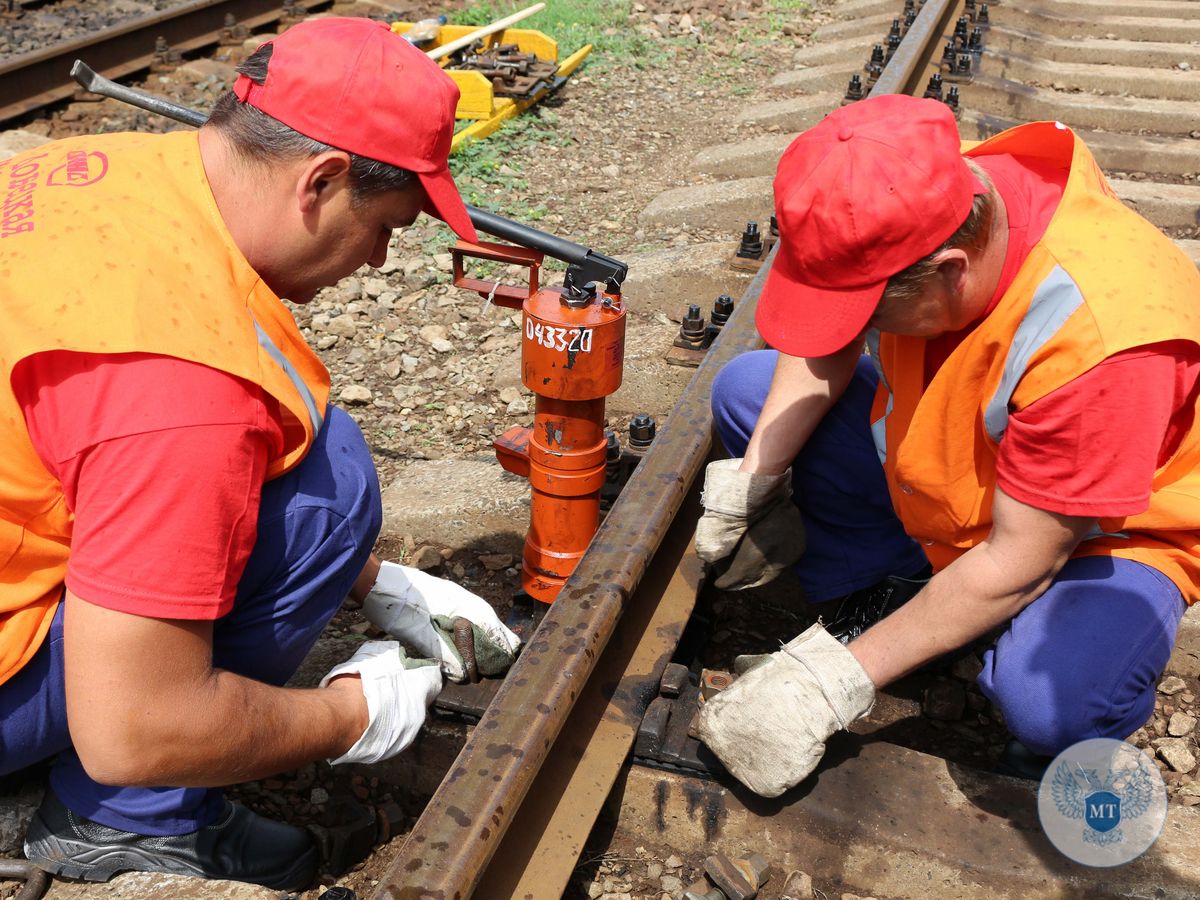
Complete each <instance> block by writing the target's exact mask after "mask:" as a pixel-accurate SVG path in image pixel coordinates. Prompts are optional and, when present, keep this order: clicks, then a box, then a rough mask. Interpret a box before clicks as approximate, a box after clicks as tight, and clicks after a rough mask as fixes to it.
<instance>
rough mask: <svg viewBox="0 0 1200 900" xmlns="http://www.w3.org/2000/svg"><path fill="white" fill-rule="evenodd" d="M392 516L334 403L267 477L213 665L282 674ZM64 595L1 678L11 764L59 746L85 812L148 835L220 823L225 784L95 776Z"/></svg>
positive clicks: (268, 676)
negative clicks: (71, 727) (72, 698)
mask: <svg viewBox="0 0 1200 900" xmlns="http://www.w3.org/2000/svg"><path fill="white" fill-rule="evenodd" d="M381 524H382V507H381V502H380V494H379V481H378V478H377V476H376V474H375V466H374V464H373V462H372V460H371V454H370V451H369V450H368V449H367V445H366V442H365V441H364V440H363V436H362V433H361V432H360V431H359V429H358V426H357V425H356V424H355V422H354V420H353V419H351V418H350V417H349V416H348V415H346V413H344V412H342V411H341V410H340V409H337V408H335V407H330V408H329V410H328V415H327V416H326V419H325V424H324V426H323V427H322V429H321V431H320V432H319V434H318V435H317V437H316V440H315V441H314V443H313V446H312V448H311V449H310V451H309V453H308V455H307V456H306V457H305V458H304V461H303V462H302V463H300V465H299V466H297V467H296V468H294V469H293V470H292V471H290V472H288V473H287V474H286V475H284V476H282V477H280V478H277V479H274V480H273V481H269V482H267V483H266V484H265V485H264V486H263V492H262V504H261V507H260V510H259V516H258V538H257V541H256V543H255V545H254V550H253V552H252V553H251V555H250V559H249V561H248V562H247V565H246V571H245V572H244V573H243V575H242V579H241V581H240V582H239V583H238V591H237V599H236V601H235V603H234V607H233V610H232V611H231V612H229V614H228V615H226V616H224V617H222V618H220V619H218V620H217V621H216V622H215V623H214V632H213V666H214V667H216V668H220V669H225V670H227V671H230V672H236V673H238V674H240V675H245V676H246V677H248V678H253V679H255V680H257V681H262V682H266V683H268V684H273V685H283V684H284V683H285V682H286V681H287V680H288V679H289V678H290V677H291V676H292V674H293V673H294V672H295V671H296V669H297V668H298V667H299V665H300V662H301V661H302V660H303V659H304V657H305V655H306V654H307V653H308V651H309V650H310V649H312V646H313V644H314V643H315V642H316V640H317V637H318V635H320V633H321V631H322V629H324V627H325V625H326V624H327V623H328V622H329V620H330V619H331V618H332V617H333V614H334V613H335V612H337V610H338V608H339V607H340V606H341V603H342V601H343V600H344V599H345V598H346V595H347V594H348V593H349V592H350V588H351V586H352V585H353V584H354V581H355V579H356V578H357V577H358V575H359V573H360V572H361V571H362V568H363V566H364V565H365V564H366V561H367V557H368V555H369V554H370V552H371V548H372V546H373V545H374V543H375V538H376V537H377V536H378V534H379V529H380V526H381ZM65 605H66V604H61V605H60V606H59V609H58V613H57V615H56V616H55V617H54V623H53V625H52V627H51V630H50V634H49V636H48V637H47V638H46V641H45V643H44V644H43V645H42V647H41V649H40V650H39V651H38V652H37V654H36V655H35V656H34V657H33V659H31V660H30V661H29V663H28V664H26V666H25V667H24V668H23V669H22V670H21V671H20V672H18V673H17V674H16V675H15V676H14V677H13V678H11V679H10V680H9V681H7V682H6V683H5V684H4V685H2V686H0V774H4V773H7V772H12V771H15V770H16V769H20V768H24V767H25V766H28V765H31V764H33V763H36V762H38V761H40V760H43V759H47V758H49V757H51V756H54V755H56V754H57V759H56V760H55V762H54V764H53V767H52V769H51V772H50V785H51V788H52V789H53V790H54V792H55V793H56V794H57V795H58V797H59V799H60V800H62V802H63V803H64V804H65V805H66V806H67V807H68V808H69V809H72V810H74V811H75V812H76V813H77V814H79V815H81V816H84V817H86V818H88V819H91V820H93V821H95V822H99V823H101V824H103V825H108V826H110V827H112V828H119V829H121V830H124V831H132V832H134V833H137V834H145V835H168V834H185V833H187V832H191V831H195V830H197V829H198V828H202V827H204V826H206V825H208V824H210V823H211V822H213V821H214V820H215V819H216V818H217V816H218V815H219V814H220V812H221V810H222V808H223V806H224V801H223V795H222V792H221V791H220V790H219V789H209V788H177V787H160V788H141V787H110V786H107V785H103V784H99V783H98V782H96V781H93V780H92V779H91V778H90V777H88V774H87V773H86V772H85V771H84V769H83V766H82V764H81V763H80V761H79V757H78V756H77V755H76V754H75V751H74V750H73V749H72V748H71V737H70V734H69V733H68V731H67V709H66V697H65V687H64V679H63V629H62V619H63V609H64V607H65ZM113 702H118V701H117V698H114V701H113ZM246 714H247V715H248V716H253V715H254V710H252V709H250V710H246Z"/></svg>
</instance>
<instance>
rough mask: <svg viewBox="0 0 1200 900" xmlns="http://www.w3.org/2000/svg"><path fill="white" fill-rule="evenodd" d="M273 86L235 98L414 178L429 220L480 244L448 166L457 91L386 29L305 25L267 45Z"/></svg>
mask: <svg viewBox="0 0 1200 900" xmlns="http://www.w3.org/2000/svg"><path fill="white" fill-rule="evenodd" d="M268 43H270V44H271V45H272V50H271V61H270V63H268V65H267V78H266V81H265V82H264V83H263V84H261V85H260V84H256V83H255V82H253V81H251V80H250V79H249V78H248V77H246V76H245V75H239V76H238V79H237V81H236V82H234V85H233V92H234V94H236V95H237V98H238V100H240V101H241V102H242V103H249V104H250V105H251V106H253V107H255V108H256V109H259V110H261V111H262V112H264V113H266V114H267V115H268V116H270V117H271V118H273V119H277V120H278V121H280V122H282V123H283V124H285V125H287V126H288V127H290V128H293V129H295V130H296V131H298V132H300V133H301V134H303V135H305V136H306V137H310V138H312V139H313V140H315V141H320V142H321V143H323V144H329V145H330V146H331V147H337V148H338V149H339V150H346V151H348V152H350V153H357V154H358V155H359V156H365V157H368V158H370V159H374V160H378V161H379V162H383V163H388V164H390V165H393V166H399V167H400V168H402V169H407V170H409V171H410V172H414V173H416V175H417V177H418V178H419V179H420V180H421V185H422V186H423V187H424V188H425V193H426V195H427V199H426V201H425V212H427V213H429V214H430V215H433V216H437V217H438V218H439V219H441V220H442V221H444V222H445V223H446V224H447V225H449V226H450V227H451V228H453V229H454V231H455V233H456V234H457V235H458V236H459V237H461V238H463V239H464V240H468V241H477V240H478V239H479V238H478V236H477V235H476V234H475V226H473V225H472V224H471V218H470V216H469V215H467V208H466V207H465V206H464V205H463V201H462V197H461V196H459V193H458V188H457V187H456V186H455V184H454V178H453V176H451V174H450V169H449V167H448V166H447V159H448V158H449V156H450V141H451V139H452V138H453V137H454V110H455V107H456V106H457V105H458V85H456V84H455V83H454V81H453V80H452V79H451V78H450V76H449V75H447V74H446V73H445V72H443V71H442V70H441V69H440V68H439V67H438V65H437V63H435V62H434V61H433V60H431V59H430V58H429V57H428V56H426V55H425V54H424V53H422V52H421V51H420V50H418V49H417V48H416V47H414V46H413V45H412V44H410V43H409V42H408V41H406V40H404V38H402V37H400V35H398V34H394V33H393V32H392V30H391V29H390V28H389V27H388V26H387V25H386V24H384V23H383V22H376V21H373V20H371V19H362V18H336V17H334V18H327V19H309V20H307V21H305V22H301V23H300V24H298V25H294V26H292V27H291V28H289V29H288V30H287V31H285V32H284V33H283V34H281V35H279V36H278V37H276V38H272V39H271V40H270V41H268Z"/></svg>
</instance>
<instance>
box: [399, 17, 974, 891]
mask: <svg viewBox="0 0 1200 900" xmlns="http://www.w3.org/2000/svg"><path fill="white" fill-rule="evenodd" d="M957 5H958V2H957V0H928V2H927V3H926V4H925V6H924V8H923V9H922V10H921V12H920V14H919V15H918V17H917V19H916V20H915V21H914V23H913V25H912V27H911V28H910V29H909V31H908V33H907V34H906V36H905V38H904V40H903V41H902V42H901V44H900V46H899V47H898V48H897V50H896V52H895V53H894V54H893V57H892V60H891V61H890V62H889V64H888V66H887V67H886V68H885V69H884V72H883V73H882V75H881V76H880V79H879V80H878V82H877V83H876V85H875V87H874V89H873V90H872V92H871V93H872V95H875V94H879V93H914V92H915V91H916V89H918V88H919V87H920V80H921V78H922V77H923V74H924V71H925V67H926V66H927V65H928V63H929V61H930V60H931V58H932V55H933V52H934V50H935V48H936V47H937V42H938V39H939V38H940V37H941V36H942V33H943V31H944V30H945V26H946V23H947V22H948V21H949V18H950V16H951V14H952V13H953V11H954V10H955V8H956V7H957ZM880 85H882V88H881V87H880ZM776 249H778V248H777V247H776ZM773 261H774V251H772V254H771V256H770V257H768V259H767V260H765V261H764V263H763V266H762V268H761V269H760V270H759V272H758V275H757V276H756V277H755V278H754V280H753V281H752V282H751V283H750V285H749V286H748V287H747V289H746V291H745V293H744V294H743V296H742V299H741V300H740V302H739V303H738V304H737V305H736V306H735V312H734V314H733V316H732V317H731V319H730V320H729V322H728V323H727V324H726V325H725V328H724V329H723V330H722V333H721V336H720V337H719V338H718V339H717V341H716V342H715V343H714V344H713V346H712V347H711V348H710V349H709V351H708V353H707V354H706V356H705V359H704V362H703V363H702V364H701V366H700V367H699V368H698V369H697V371H696V374H695V375H694V376H693V378H692V379H691V381H690V382H689V383H688V385H687V387H686V388H685V389H684V393H683V395H682V396H681V397H680V399H679V401H678V403H677V404H676V405H675V407H674V409H673V410H672V411H671V413H670V415H669V416H668V417H667V421H666V424H665V426H664V427H663V428H662V430H661V431H660V432H659V435H658V436H657V437H656V438H655V441H654V444H653V446H652V448H651V450H650V452H649V454H647V456H646V458H645V459H644V460H643V461H642V463H641V465H640V466H639V467H638V468H637V469H636V470H635V472H634V474H633V476H632V477H631V478H630V480H629V482H628V484H627V485H626V486H625V488H624V489H623V490H622V492H621V495H620V497H619V498H618V500H617V502H616V503H615V504H614V506H613V508H612V510H611V511H610V512H609V514H608V517H607V518H606V519H605V521H604V522H603V524H602V525H601V526H600V530H599V531H598V532H597V533H596V536H595V537H594V538H593V540H592V543H591V545H590V547H589V548H588V551H587V553H586V554H585V555H584V557H583V558H582V559H581V560H580V563H579V566H578V568H577V569H576V570H575V573H574V574H573V575H572V576H571V578H570V579H569V580H568V581H567V583H566V585H565V586H564V588H563V591H562V593H561V594H560V596H559V598H558V600H556V601H555V603H554V604H553V605H552V606H551V607H550V609H549V611H548V612H547V613H546V616H545V618H544V619H543V620H542V623H541V624H540V625H539V626H538V629H537V631H536V632H535V633H534V634H533V635H532V637H531V638H530V641H529V645H528V646H527V647H526V648H525V651H524V652H523V653H522V655H521V656H520V657H519V658H518V659H517V662H516V664H515V665H514V666H513V668H512V670H511V671H510V672H509V674H508V676H507V677H506V679H505V681H504V682H503V684H501V686H500V688H499V690H498V691H497V692H496V695H495V697H494V699H493V700H492V702H491V704H490V705H489V706H488V708H487V710H486V711H485V712H484V715H483V718H482V719H481V720H480V722H479V724H478V725H477V726H476V728H475V730H474V732H473V733H472V734H471V736H470V737H469V738H468V740H467V742H466V744H465V745H464V747H463V749H462V751H461V752H460V753H459V755H458V757H457V759H456V760H455V762H454V764H453V766H452V767H451V770H450V774H449V775H447V777H446V779H445V780H444V781H443V782H442V784H441V786H440V787H439V788H438V790H437V791H436V792H435V793H434V796H433V797H432V799H431V800H430V802H429V804H428V805H427V806H426V807H425V810H424V812H423V813H422V815H421V817H420V818H419V819H418V820H417V822H416V824H415V825H414V827H413V829H412V831H411V832H410V833H409V835H408V838H407V839H406V840H405V842H404V844H403V846H402V847H401V848H400V851H399V852H398V853H397V855H396V858H395V859H394V860H393V862H392V864H391V865H390V866H389V867H388V869H387V871H386V872H385V874H384V876H383V879H382V881H381V884H380V887H379V890H378V893H377V894H376V897H378V898H388V900H416V898H435V897H436V898H467V897H470V896H471V895H472V894H473V893H474V892H475V890H476V888H477V887H478V886H479V885H480V884H481V882H484V883H486V884H488V885H489V887H490V888H497V887H498V886H499V885H505V886H507V887H509V888H512V887H515V886H517V885H521V886H523V887H524V886H528V885H529V883H530V882H529V881H527V880H523V879H522V876H521V874H520V873H518V872H513V871H511V869H512V868H513V866H512V861H510V860H504V859H503V858H499V859H497V863H496V865H499V866H501V867H504V868H506V869H508V870H510V871H507V872H506V873H505V874H504V875H502V876H495V875H494V874H493V868H492V865H493V864H492V861H493V858H494V857H495V854H496V852H497V849H498V848H499V847H500V846H501V844H502V842H503V843H504V846H505V849H506V851H507V850H508V849H509V848H510V846H511V845H514V844H515V845H517V846H518V847H520V848H521V849H522V850H523V852H524V855H523V858H522V861H521V862H522V863H524V862H525V861H527V860H528V859H531V858H533V856H534V855H535V851H533V850H530V848H529V846H528V845H529V844H530V840H529V837H528V835H526V834H517V836H516V837H517V839H516V841H512V840H507V838H508V833H509V829H510V827H511V826H512V825H513V824H514V822H517V821H521V822H522V825H523V826H524V825H526V824H528V823H527V822H526V821H525V820H523V819H521V818H519V816H520V812H521V810H522V808H523V806H524V804H525V803H526V798H527V796H529V794H530V789H531V786H533V785H534V783H535V780H536V779H537V778H538V776H539V772H540V771H541V770H542V768H543V766H544V765H545V764H546V763H547V760H548V759H549V758H550V757H551V755H552V752H556V758H557V756H558V755H560V754H561V755H565V753H571V755H572V756H574V759H573V760H570V761H569V762H568V763H567V764H566V766H567V768H572V769H573V768H574V767H575V766H576V764H579V765H582V763H581V762H580V761H581V760H582V759H583V758H584V756H583V754H584V753H586V750H587V745H586V742H584V746H583V747H582V748H581V747H580V746H579V745H578V741H575V742H574V743H572V742H571V741H570V740H568V741H567V742H566V743H567V744H569V745H571V746H569V747H560V745H561V744H563V743H564V741H563V740H562V738H561V736H562V734H563V731H564V725H565V724H566V723H567V722H568V720H569V718H570V716H571V714H572V708H573V707H574V706H575V704H576V701H577V700H578V699H579V698H580V697H581V696H583V695H584V694H585V692H587V691H588V689H589V688H592V684H591V682H590V680H589V679H591V678H592V676H593V673H594V671H595V670H596V669H597V662H598V660H600V658H601V656H602V654H603V652H604V650H605V648H606V647H607V646H608V644H609V640H610V638H611V637H612V636H613V634H614V632H615V631H616V630H617V627H618V624H619V623H620V620H621V617H622V615H623V614H626V613H627V612H629V611H630V607H632V606H633V603H632V601H631V598H633V600H636V601H637V609H636V610H635V611H637V612H641V613H643V614H644V613H645V610H644V609H641V606H642V604H656V603H657V602H658V601H659V599H661V595H659V597H653V596H649V593H650V592H646V594H642V593H636V592H637V589H638V586H639V584H640V582H641V580H642V577H643V575H644V574H645V573H646V572H647V569H648V568H649V567H650V565H651V563H652V558H653V557H654V556H655V554H656V553H657V551H658V550H659V547H660V543H662V542H663V538H664V536H665V535H667V534H668V531H669V530H670V529H672V526H673V525H675V524H676V523H675V518H676V516H677V515H678V514H679V513H680V510H681V509H682V508H683V506H684V503H685V500H686V499H687V498H688V495H689V492H692V493H693V497H694V485H695V483H696V479H697V476H698V474H699V472H700V469H701V467H702V466H703V465H704V462H705V460H706V459H707V458H708V456H709V452H710V449H711V446H712V418H711V413H710V410H709V398H710V394H711V386H712V381H713V378H714V377H715V376H716V373H717V372H718V371H719V370H720V369H721V368H722V367H723V366H724V365H725V364H726V363H727V362H729V360H731V359H732V358H733V357H735V356H737V355H739V354H740V353H744V352H746V351H748V350H753V349H757V348H759V347H761V346H762V339H761V337H760V336H759V335H758V332H757V330H756V329H755V327H754V310H755V308H756V306H757V300H758V296H759V294H760V293H761V291H762V287H763V284H764V283H765V281H766V278H767V275H768V273H769V271H770V268H771V264H772V263H773ZM687 530H688V531H689V533H690V529H687ZM676 531H678V527H677V526H676ZM686 561H687V559H686V557H685V562H686ZM692 561H693V562H694V558H693V559H692ZM684 580H685V581H690V582H691V583H692V584H693V585H695V586H696V587H698V584H696V582H697V579H696V578H695V575H694V572H693V573H692V575H691V577H690V578H685V579H684ZM672 584H675V582H674V581H673V582H672ZM675 589H676V591H677V590H678V585H677V584H675ZM647 621H650V620H647ZM675 637H676V638H677V637H678V633H676V634H675ZM668 661H669V653H668V654H667V655H666V656H664V657H663V658H661V660H660V663H661V665H660V666H659V667H658V668H657V671H658V672H659V673H661V670H662V666H665V665H666V663H667V662H668ZM631 673H632V674H633V675H634V676H640V679H641V683H642V684H643V686H644V689H643V691H642V694H643V695H644V696H643V697H641V698H640V702H639V698H637V697H631V696H629V693H628V689H627V687H626V688H625V689H623V686H626V682H625V681H624V680H623V681H620V682H616V683H611V682H610V684H609V686H608V688H607V690H608V691H609V692H610V693H611V694H612V695H613V696H614V697H616V695H617V694H625V696H624V697H623V698H621V699H622V701H623V702H622V703H614V704H612V705H611V706H612V707H617V712H618V713H619V715H621V716H623V717H627V718H628V717H631V716H632V715H634V714H639V710H640V711H644V709H645V706H646V705H647V704H648V703H649V701H650V699H651V697H652V696H653V690H652V688H653V686H654V684H656V682H653V677H654V672H653V671H651V672H650V673H648V677H647V673H639V672H633V671H632V669H631ZM634 680H635V681H636V680H637V679H636V677H635V679H634ZM609 714H610V715H611V714H612V710H611V707H610V713H609ZM633 727H634V728H636V723H635V724H634V726H633ZM568 738H570V735H569V733H568ZM628 749H629V745H628V744H626V745H625V747H624V749H623V751H621V752H620V753H619V758H620V760H622V761H623V760H624V758H625V756H626V754H627V753H628ZM564 751H565V753H564ZM549 780H551V781H556V779H554V778H552V779H549ZM557 781H561V779H557ZM540 784H541V782H539V785H540ZM556 787H557V788H558V789H561V787H562V785H561V783H557V784H556ZM555 800H556V797H537V798H536V802H537V805H538V806H539V807H541V811H540V813H539V814H537V815H533V816H530V817H527V818H528V819H530V820H532V822H537V823H540V825H541V826H542V827H550V821H551V816H552V813H551V812H550V811H549V810H548V807H552V806H553V805H554V803H555ZM563 837H564V838H565V837H566V835H563ZM564 845H565V846H569V847H570V850H567V849H565V847H564V850H563V852H564V853H566V852H573V853H575V854H577V853H578V852H579V851H580V850H581V849H582V841H578V842H576V841H575V840H570V841H566V840H564ZM547 887H549V886H547ZM490 893H495V891H494V890H491V891H490ZM547 895H549V894H547ZM526 896H541V892H540V891H539V893H538V894H536V895H534V894H526Z"/></svg>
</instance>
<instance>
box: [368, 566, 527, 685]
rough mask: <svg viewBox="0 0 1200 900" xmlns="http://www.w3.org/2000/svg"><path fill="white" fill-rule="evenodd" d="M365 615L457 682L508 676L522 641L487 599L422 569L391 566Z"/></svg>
mask: <svg viewBox="0 0 1200 900" xmlns="http://www.w3.org/2000/svg"><path fill="white" fill-rule="evenodd" d="M363 615H364V616H366V617H367V619H368V620H369V621H370V622H371V623H372V624H373V625H374V626H375V627H376V628H381V629H382V630H384V631H386V632H387V633H388V634H390V635H391V636H392V637H394V638H397V639H399V640H401V641H403V642H404V643H405V644H407V645H408V646H410V647H412V649H413V650H414V651H416V652H417V653H418V654H419V655H421V656H425V657H429V658H430V659H436V660H439V661H440V662H441V664H442V671H443V672H444V673H445V675H446V677H447V678H449V679H450V680H451V681H459V682H462V681H467V680H470V681H478V680H479V676H481V675H483V676H488V677H491V676H494V675H500V674H502V673H503V672H505V671H506V670H507V669H508V667H509V666H511V665H512V663H513V660H514V659H516V657H517V648H519V647H520V646H521V639H520V638H518V637H517V636H516V635H515V634H513V633H512V632H511V631H509V630H508V629H507V628H505V627H504V623H503V622H501V621H500V618H499V617H498V616H497V615H496V611H495V610H493V609H492V608H491V607H490V606H489V605H488V603H487V601H486V600H484V599H483V598H482V597H477V596H475V595H474V594H472V593H471V592H470V591H468V590H467V589H466V588H464V587H460V586H459V585H457V584H455V583H454V582H452V581H447V580H446V579H444V578H437V577H435V576H433V575H428V574H426V573H425V572H422V571H421V570H420V569H413V568H411V567H409V566H400V565H397V564H396V563H390V562H385V563H383V564H381V565H380V567H379V576H378V577H377V578H376V579H375V586H374V587H373V588H371V592H370V593H369V594H367V598H366V599H365V600H364V601H363Z"/></svg>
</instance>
